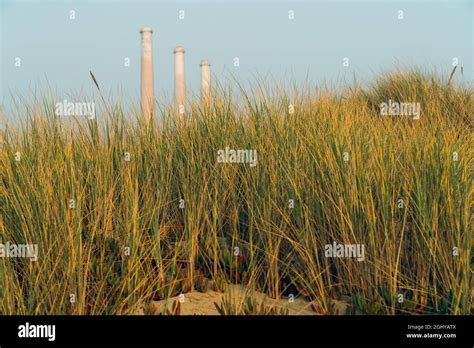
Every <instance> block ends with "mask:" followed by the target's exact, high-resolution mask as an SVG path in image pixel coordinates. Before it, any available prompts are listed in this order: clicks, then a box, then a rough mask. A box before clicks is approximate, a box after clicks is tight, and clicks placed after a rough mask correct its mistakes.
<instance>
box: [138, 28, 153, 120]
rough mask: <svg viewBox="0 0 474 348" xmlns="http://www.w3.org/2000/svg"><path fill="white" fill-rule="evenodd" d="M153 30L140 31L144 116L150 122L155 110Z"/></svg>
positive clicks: (144, 29)
mask: <svg viewBox="0 0 474 348" xmlns="http://www.w3.org/2000/svg"><path fill="white" fill-rule="evenodd" d="M152 33H153V30H152V29H151V28H149V27H144V28H142V30H140V34H141V35H142V61H141V106H142V112H143V116H144V117H145V120H146V121H147V122H148V121H149V120H150V119H151V118H152V117H153V113H154V109H155V93H154V90H153V54H152V49H151V34H152Z"/></svg>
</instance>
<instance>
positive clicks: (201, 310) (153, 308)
mask: <svg viewBox="0 0 474 348" xmlns="http://www.w3.org/2000/svg"><path fill="white" fill-rule="evenodd" d="M246 297H251V298H252V299H254V300H255V301H256V303H257V304H258V305H260V304H261V303H262V302H263V303H264V305H265V307H266V308H275V309H281V308H283V309H285V310H287V311H288V315H317V313H316V312H315V311H314V310H313V309H312V306H311V302H308V301H306V300H304V299H301V298H295V299H294V300H293V301H291V302H290V300H289V298H287V297H286V298H281V299H278V300H277V299H272V298H270V297H269V296H267V295H265V294H263V293H261V292H258V291H253V290H248V289H246V288H245V287H243V286H241V285H232V284H230V285H227V288H226V291H225V292H224V293H220V292H217V291H214V290H212V289H209V290H208V291H206V292H204V293H203V292H197V291H194V292H192V293H191V292H189V293H186V294H182V295H180V296H175V297H170V298H169V299H167V300H162V301H152V302H151V303H150V304H148V305H147V306H148V308H147V310H145V308H144V306H143V305H141V306H139V307H138V308H137V309H135V310H134V311H132V314H136V315H144V314H145V312H147V313H150V312H151V313H152V314H160V313H162V312H163V311H164V310H166V308H168V309H170V310H171V308H172V306H173V303H175V301H179V302H180V306H181V309H180V314H181V315H219V312H218V310H217V308H216V306H215V303H217V304H218V305H219V304H221V302H222V300H223V299H224V298H227V299H229V298H230V299H231V301H232V303H234V304H235V307H236V308H241V307H242V305H243V302H244V299H245V298H246ZM348 300H349V299H347V298H345V299H343V300H341V301H336V300H334V301H333V304H334V309H335V314H339V315H343V314H345V313H346V308H347V307H348Z"/></svg>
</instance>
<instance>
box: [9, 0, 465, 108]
mask: <svg viewBox="0 0 474 348" xmlns="http://www.w3.org/2000/svg"><path fill="white" fill-rule="evenodd" d="M0 3H1V7H0V11H1V19H0V20H1V25H0V31H1V52H0V53H1V54H0V63H1V76H0V80H1V86H0V102H3V103H5V104H7V103H8V99H9V98H10V97H9V96H10V93H11V92H13V93H14V94H15V93H22V94H24V93H27V92H28V91H30V90H31V89H33V88H34V87H35V86H39V87H40V88H44V87H46V86H48V85H49V86H50V87H48V88H51V89H53V90H54V91H56V93H57V94H58V96H59V97H62V96H66V94H68V93H72V94H74V93H76V94H77V93H80V92H81V91H87V92H91V93H92V92H93V86H92V83H91V80H90V77H89V70H92V71H93V72H94V74H95V75H96V76H97V78H98V80H99V82H100V84H101V86H102V88H103V89H104V90H106V91H112V90H113V91H116V90H117V89H118V88H120V89H121V90H122V91H123V94H124V96H125V97H126V98H128V97H131V98H136V99H138V97H139V76H140V34H139V30H140V28H141V27H143V26H151V27H152V28H153V29H154V33H153V50H154V69H155V91H156V94H157V96H158V97H159V98H161V96H162V95H164V94H167V95H168V96H172V92H173V69H174V60H173V59H174V57H173V49H174V47H175V46H178V45H181V46H184V48H185V49H186V74H187V87H188V90H189V92H195V93H197V92H198V88H199V76H200V75H199V74H200V72H199V62H200V60H201V59H208V60H209V61H210V62H211V65H212V72H213V75H214V77H215V78H217V79H219V80H220V81H221V82H225V81H226V79H227V78H228V77H229V76H230V74H232V75H234V76H235V77H237V78H238V79H241V80H242V81H249V80H251V79H252V78H253V77H254V76H255V75H260V76H266V74H271V76H272V77H273V78H274V79H276V80H277V81H283V82H284V81H288V80H289V79H290V78H291V80H292V81H296V82H303V81H304V80H306V78H307V77H308V79H309V80H310V81H312V82H313V83H315V84H317V83H320V82H322V81H325V80H326V81H329V82H334V81H341V80H347V81H351V80H352V78H353V75H354V74H355V75H356V77H357V78H358V79H359V80H362V81H367V80H370V78H371V77H372V76H373V74H374V73H377V72H380V71H383V70H390V69H393V67H394V66H395V65H396V64H397V63H399V64H403V65H416V66H422V67H428V68H436V69H438V70H439V71H442V72H449V71H450V69H451V68H452V59H453V57H457V58H458V60H459V65H461V66H463V67H464V75H465V76H464V79H465V81H467V82H469V83H472V81H473V80H474V78H473V76H474V75H473V70H474V69H473V66H474V61H473V59H474V58H473V57H474V52H473V30H474V29H473V12H474V5H473V4H474V1H471V0H465V1H456V0H449V1H419V0H412V1H388V0H387V1H383V0H381V1H358V0H354V1H317V0H314V1H310V0H306V1H282V0H281V1H263V0H255V1H246V0H245V1H244V0H240V1H237V0H234V1H215V0H214V1H191V0H187V1H186V0H183V1H167V0H166V1H165V0H162V1H140V0H135V1H131V0H118V1H112V0H110V1H87V0H82V1H41V2H39V1H31V0H30V1H19V0H0ZM71 10H74V11H75V19H73V20H72V19H70V11H71ZM180 10H184V11H185V12H184V16H185V17H184V19H179V17H178V16H179V11H180ZM290 10H292V11H294V19H293V20H290V19H289V18H288V17H289V12H288V11H290ZM399 10H402V11H403V17H404V18H403V19H401V20H400V19H398V15H399V12H398V11H399ZM17 57H18V58H20V59H21V66H20V67H15V62H17V61H16V58H17ZM126 57H129V58H130V67H125V66H124V59H125V58H126ZM234 57H238V58H239V60H240V66H239V67H234V66H233V59H234ZM344 57H348V58H349V67H343V64H342V63H343V58H344Z"/></svg>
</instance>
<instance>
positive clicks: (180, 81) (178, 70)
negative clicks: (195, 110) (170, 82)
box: [174, 47, 186, 114]
mask: <svg viewBox="0 0 474 348" xmlns="http://www.w3.org/2000/svg"><path fill="white" fill-rule="evenodd" d="M174 54H175V60H174V61H175V77H174V88H175V90H174V97H175V101H176V106H177V107H178V112H179V113H180V114H183V113H184V106H185V101H186V100H185V98H186V84H185V80H184V48H182V47H176V49H175V50H174Z"/></svg>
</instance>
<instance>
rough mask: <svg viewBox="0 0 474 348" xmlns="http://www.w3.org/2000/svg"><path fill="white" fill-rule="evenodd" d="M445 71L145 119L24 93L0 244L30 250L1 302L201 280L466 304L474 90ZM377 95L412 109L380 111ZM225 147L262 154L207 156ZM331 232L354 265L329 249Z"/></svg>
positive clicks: (463, 307) (323, 305) (278, 93)
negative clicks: (62, 107)
mask: <svg viewBox="0 0 474 348" xmlns="http://www.w3.org/2000/svg"><path fill="white" fill-rule="evenodd" d="M451 82H452V81H447V79H446V78H442V77H438V76H435V75H430V74H423V73H420V72H418V71H406V72H400V71H398V72H394V73H389V74H385V75H383V76H381V77H380V78H378V79H377V80H376V81H375V82H374V83H373V84H372V85H371V86H369V87H361V86H358V87H357V88H350V89H348V90H346V91H324V92H316V91H311V90H310V89H308V90H305V91H302V90H298V89H294V90H292V91H291V93H290V92H285V91H284V90H281V89H280V90H268V89H266V87H265V86H264V84H259V85H256V86H255V88H254V89H253V90H252V91H251V92H249V93H247V94H245V93H244V92H242V91H241V92H239V93H237V94H238V96H236V95H235V93H234V95H231V94H229V93H228V92H227V91H226V90H216V91H214V97H213V99H214V103H213V104H212V105H210V106H205V107H201V106H200V105H198V104H197V103H193V104H192V105H190V107H189V108H188V111H187V113H186V115H185V117H180V116H177V115H175V113H174V112H172V109H171V108H167V109H164V110H161V111H160V112H159V117H158V116H157V117H156V119H155V121H154V122H153V123H152V124H150V125H146V124H145V123H144V122H143V120H141V119H138V120H133V119H131V117H127V115H125V114H124V111H123V109H122V108H121V106H120V105H119V104H117V105H115V106H114V108H113V110H112V111H111V113H112V114H111V115H107V114H103V115H98V117H97V120H87V119H85V118H76V119H74V121H73V122H71V120H69V121H67V122H66V121H65V120H64V118H62V117H58V116H55V115H54V104H53V105H51V103H48V102H45V103H43V104H42V105H39V104H36V105H31V106H29V107H28V108H27V109H26V110H27V111H26V112H25V113H24V114H21V115H16V117H18V118H19V119H21V120H22V121H21V124H20V125H18V124H17V125H7V127H6V129H5V130H4V131H3V133H2V135H1V137H2V142H3V143H2V146H1V149H0V175H1V181H0V212H1V215H0V242H2V243H5V242H6V241H10V242H12V243H18V244H20V243H30V244H38V246H39V259H38V261H36V262H31V261H29V260H27V259H18V258H0V314H122V313H129V312H130V311H131V309H132V308H134V306H136V305H138V304H140V303H147V302H148V301H151V300H153V299H156V300H158V299H164V298H167V297H170V296H175V295H176V294H179V293H181V292H188V291H203V290H204V288H205V286H203V282H207V281H208V282H209V283H210V284H211V285H212V286H213V287H214V288H216V289H220V290H222V289H223V288H225V284H226V283H237V284H242V285H244V286H246V287H251V288H254V289H257V290H259V291H262V292H265V293H267V294H268V295H269V296H271V297H274V298H279V297H282V296H288V295H289V294H293V295H295V296H301V297H304V298H306V299H307V300H308V301H314V302H315V304H316V305H315V307H316V308H318V311H319V312H320V313H323V314H324V313H326V314H330V313H331V305H330V303H331V299H337V298H340V297H341V296H343V295H346V296H350V297H351V298H352V302H353V307H354V308H355V309H357V310H358V311H359V312H362V313H371V314H374V313H379V314H414V313H420V314H421V313H441V314H456V315H458V314H473V309H472V308H473V306H472V305H473V288H474V287H473V252H474V248H473V227H472V222H473V221H472V209H473V185H472V183H473V171H472V168H473V158H474V156H473V154H474V153H473V152H474V141H473V136H472V134H473V133H472V132H473V114H474V113H473V111H474V107H473V98H472V96H473V90H472V88H471V87H466V86H464V87H462V86H454V85H453V84H452V83H451ZM290 94H291V98H290ZM388 99H391V100H396V101H400V102H420V104H421V110H422V111H421V117H420V119H419V120H413V119H412V118H411V117H409V116H399V117H397V116H380V113H379V104H380V103H381V102H387V101H388ZM242 100H244V102H243V103H242ZM290 103H291V104H292V105H293V106H294V112H290V106H289V105H290ZM158 118H159V119H160V121H158ZM105 120H107V122H106V121H105ZM226 147H229V148H231V149H252V150H256V151H257V154H258V162H257V165H256V166H255V167H251V166H249V165H248V164H238V163H234V164H232V163H218V161H217V154H218V150H220V149H225V148H226ZM17 153H19V154H20V160H18V158H15V154H17ZM127 153H128V154H127ZM128 156H129V158H128ZM128 159H129V160H128ZM71 200H74V203H75V207H74V208H71ZM290 200H293V205H292V204H291V202H290ZM400 200H402V201H400ZM400 203H402V207H400ZM333 241H335V242H337V243H342V244H363V245H364V246H365V259H364V261H357V260H356V259H351V258H328V257H325V253H324V250H325V245H326V244H332V243H333ZM71 295H73V296H71ZM400 295H402V296H403V302H402V303H400V302H399V300H400V298H401V297H400Z"/></svg>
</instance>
